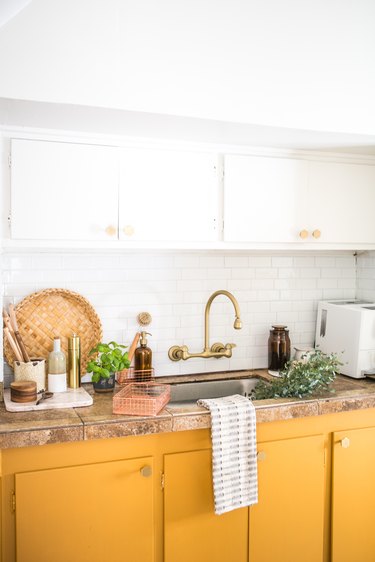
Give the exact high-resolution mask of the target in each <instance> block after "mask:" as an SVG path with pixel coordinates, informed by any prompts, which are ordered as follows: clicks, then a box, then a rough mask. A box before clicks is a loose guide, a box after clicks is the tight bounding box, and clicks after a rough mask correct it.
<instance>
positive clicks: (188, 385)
mask: <svg viewBox="0 0 375 562" xmlns="http://www.w3.org/2000/svg"><path fill="white" fill-rule="evenodd" d="M258 381H259V378H257V377H252V378H249V379H226V380H220V381H201V382H200V381H198V382H184V383H176V384H172V385H171V399H170V403H172V404H189V403H191V404H193V403H195V402H196V401H197V400H199V399H200V398H220V397H222V396H230V395H232V394H241V395H242V396H250V394H251V391H252V390H253V389H254V387H255V386H256V384H257V383H258Z"/></svg>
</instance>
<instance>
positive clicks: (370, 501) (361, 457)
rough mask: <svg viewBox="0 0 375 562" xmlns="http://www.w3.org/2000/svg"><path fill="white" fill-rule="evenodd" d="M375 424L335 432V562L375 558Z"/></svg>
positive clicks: (358, 561) (333, 503)
mask: <svg viewBox="0 0 375 562" xmlns="http://www.w3.org/2000/svg"><path fill="white" fill-rule="evenodd" d="M374 522H375V427H369V428H363V429H355V430H350V431H341V432H335V433H334V434H333V477H332V562H374V561H375V527H374Z"/></svg>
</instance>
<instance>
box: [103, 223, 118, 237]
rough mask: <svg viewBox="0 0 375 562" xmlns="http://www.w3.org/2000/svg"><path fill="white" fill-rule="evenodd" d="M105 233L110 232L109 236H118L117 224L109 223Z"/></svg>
mask: <svg viewBox="0 0 375 562" xmlns="http://www.w3.org/2000/svg"><path fill="white" fill-rule="evenodd" d="M105 233H106V234H108V236H116V234H117V228H116V227H115V226H112V225H109V226H107V228H106V229H105Z"/></svg>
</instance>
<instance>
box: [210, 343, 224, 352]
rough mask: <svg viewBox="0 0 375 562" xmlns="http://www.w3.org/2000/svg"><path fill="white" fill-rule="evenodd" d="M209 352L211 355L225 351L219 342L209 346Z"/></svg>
mask: <svg viewBox="0 0 375 562" xmlns="http://www.w3.org/2000/svg"><path fill="white" fill-rule="evenodd" d="M211 351H212V352H213V353H221V352H222V351H225V345H224V344H223V343H220V342H216V343H213V344H212V345H211Z"/></svg>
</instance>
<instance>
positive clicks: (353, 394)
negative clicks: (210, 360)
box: [0, 371, 375, 449]
mask: <svg viewBox="0 0 375 562" xmlns="http://www.w3.org/2000/svg"><path fill="white" fill-rule="evenodd" d="M255 376H260V377H262V378H270V377H269V375H268V374H267V372H266V371H237V372H230V373H229V372H225V373H211V374H205V375H190V376H179V377H175V378H173V377H158V382H166V383H173V382H187V381H190V382H191V381H195V380H202V379H204V380H217V379H224V378H229V377H231V378H238V377H240V378H244V377H246V378H247V377H255ZM85 388H86V390H87V391H88V392H90V393H91V394H92V395H93V398H94V403H93V405H92V406H88V407H83V408H70V409H56V410H43V411H41V412H35V411H34V412H18V413H11V412H7V411H6V410H5V407H4V404H1V405H0V448H1V449H6V448H13V447H28V446H33V445H45V444H48V443H63V442H68V441H84V440H90V439H106V438H111V437H125V436H128V435H147V434H151V433H164V432H171V431H185V430H191V429H204V428H209V427H210V414H209V412H208V411H207V410H206V409H204V408H202V407H200V406H197V405H196V404H191V405H187V406H181V405H178V404H168V405H167V406H166V407H165V408H164V409H163V410H162V411H161V412H160V413H159V415H158V416H156V417H147V418H146V417H136V416H128V415H116V414H113V413H112V398H113V394H112V393H110V394H96V393H94V392H93V391H92V388H91V385H90V384H88V385H85ZM333 388H334V390H335V392H334V393H326V394H323V395H320V396H317V397H309V398H308V399H296V398H289V399H283V400H281V399H278V400H258V401H255V402H254V405H255V408H256V416H257V422H258V423H266V422H271V421H277V420H286V419H291V418H303V417H308V416H319V415H323V414H330V413H336V412H343V411H350V410H359V409H364V408H374V407H375V381H374V380H368V379H360V380H356V379H352V378H349V377H344V376H338V377H337V378H336V380H335V382H334V384H333Z"/></svg>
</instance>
